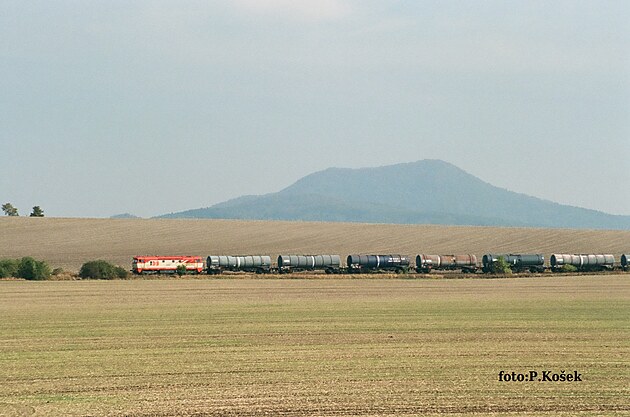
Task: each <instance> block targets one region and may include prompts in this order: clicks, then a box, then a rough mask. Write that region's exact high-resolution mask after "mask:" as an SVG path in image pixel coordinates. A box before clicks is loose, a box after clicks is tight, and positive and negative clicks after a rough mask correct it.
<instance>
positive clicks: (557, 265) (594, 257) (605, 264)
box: [549, 253, 615, 271]
mask: <svg viewBox="0 0 630 417" xmlns="http://www.w3.org/2000/svg"><path fill="white" fill-rule="evenodd" d="M549 263H550V264H551V269H552V270H553V271H560V270H561V269H562V267H563V266H564V265H571V266H574V267H575V268H577V270H578V271H603V270H606V269H613V268H614V266H615V257H614V255H610V254H582V255H571V254H558V253H554V254H553V255H551V258H549Z"/></svg>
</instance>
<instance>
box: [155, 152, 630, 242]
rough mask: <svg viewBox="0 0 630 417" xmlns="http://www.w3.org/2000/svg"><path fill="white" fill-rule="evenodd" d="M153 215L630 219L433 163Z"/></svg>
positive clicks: (566, 224)
mask: <svg viewBox="0 0 630 417" xmlns="http://www.w3.org/2000/svg"><path fill="white" fill-rule="evenodd" d="M160 217H163V218H214V219H217V218H221V219H256V220H315V221H340V222H365V223H409V224H453V225H481V226H535V227H562V228H586V229H621V230H627V229H630V216H616V215H611V214H606V213H603V212H600V211H595V210H588V209H583V208H579V207H572V206H566V205H561V204H558V203H554V202H551V201H547V200H542V199H539V198H536V197H531V196H528V195H525V194H519V193H515V192H512V191H508V190H505V189H503V188H499V187H495V186H493V185H491V184H488V183H486V182H484V181H482V180H480V179H479V178H477V177H475V176H473V175H470V174H468V173H467V172H465V171H463V170H461V169H459V168H458V167H456V166H454V165H452V164H449V163H447V162H444V161H440V160H422V161H418V162H412V163H405V164H397V165H390V166H384V167H378V168H361V169H346V168H329V169H327V170H324V171H320V172H316V173H313V174H311V175H308V176H306V177H304V178H302V179H300V180H298V181H297V182H295V183H294V184H293V185H291V186H289V187H287V188H285V189H284V190H281V191H279V192H277V193H272V194H266V195H262V196H244V197H240V198H236V199H233V200H230V201H226V202H224V203H219V204H216V205H214V206H212V207H208V208H200V209H194V210H187V211H183V212H179V213H171V214H167V215H164V216H160Z"/></svg>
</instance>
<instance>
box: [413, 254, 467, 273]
mask: <svg viewBox="0 0 630 417" xmlns="http://www.w3.org/2000/svg"><path fill="white" fill-rule="evenodd" d="M432 269H436V270H456V269H461V270H462V271H463V272H475V271H476V270H477V256H475V255H471V254H468V255H425V254H421V255H417V256H416V272H423V273H429V272H431V270H432Z"/></svg>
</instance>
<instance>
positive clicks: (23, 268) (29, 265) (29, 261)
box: [17, 256, 50, 281]
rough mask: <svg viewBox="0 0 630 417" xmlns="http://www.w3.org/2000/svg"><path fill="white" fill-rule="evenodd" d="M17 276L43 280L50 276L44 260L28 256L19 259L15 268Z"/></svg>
mask: <svg viewBox="0 0 630 417" xmlns="http://www.w3.org/2000/svg"><path fill="white" fill-rule="evenodd" d="M17 276H18V278H24V279H28V280H36V281H39V280H43V279H48V278H49V277H50V267H49V266H48V265H47V264H46V262H44V261H36V260H35V259H33V258H31V257H30V256H26V257H24V258H22V259H20V264H19V265H18V270H17Z"/></svg>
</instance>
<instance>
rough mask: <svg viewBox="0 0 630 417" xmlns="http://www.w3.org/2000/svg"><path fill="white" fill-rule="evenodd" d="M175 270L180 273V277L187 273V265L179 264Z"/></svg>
mask: <svg viewBox="0 0 630 417" xmlns="http://www.w3.org/2000/svg"><path fill="white" fill-rule="evenodd" d="M175 272H176V273H177V275H179V276H180V277H181V276H182V275H186V265H184V264H181V265H177V269H176V270H175Z"/></svg>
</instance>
